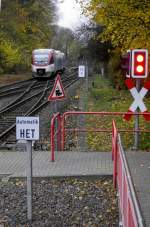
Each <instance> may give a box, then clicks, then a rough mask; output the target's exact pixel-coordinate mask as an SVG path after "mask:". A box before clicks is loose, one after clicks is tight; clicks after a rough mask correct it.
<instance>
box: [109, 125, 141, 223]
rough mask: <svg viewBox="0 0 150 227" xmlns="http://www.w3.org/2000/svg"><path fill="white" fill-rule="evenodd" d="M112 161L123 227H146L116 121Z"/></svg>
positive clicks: (113, 131)
mask: <svg viewBox="0 0 150 227" xmlns="http://www.w3.org/2000/svg"><path fill="white" fill-rule="evenodd" d="M112 159H113V161H114V169H113V183H114V187H115V188H117V190H118V193H119V206H120V210H121V216H122V225H123V227H144V226H145V224H144V220H143V218H142V214H141V211H140V208H139V204H138V200H137V198H136V193H135V189H134V185H133V182H132V178H131V174H130V171H129V167H128V163H127V159H126V156H125V152H124V150H123V148H122V145H121V139H120V135H119V134H118V131H117V128H116V125H115V122H114V121H113V123H112Z"/></svg>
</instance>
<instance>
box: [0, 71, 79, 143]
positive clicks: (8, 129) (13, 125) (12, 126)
mask: <svg viewBox="0 0 150 227" xmlns="http://www.w3.org/2000/svg"><path fill="white" fill-rule="evenodd" d="M74 75H76V74H75V73H74V74H72V75H71V76H69V80H68V77H67V78H64V79H63V80H62V81H63V82H66V81H67V82H68V81H69V83H68V84H67V85H65V86H64V88H68V87H69V86H71V85H72V84H73V83H75V82H76V81H78V80H79V78H75V79H74V80H72V81H71V82H70V77H72V76H74ZM46 86H47V85H46ZM50 87H51V85H50V86H47V87H45V88H44V90H43V91H40V92H39V93H42V95H41V98H39V100H38V102H37V103H36V104H35V105H34V107H32V108H31V109H30V110H28V111H27V112H26V113H24V115H23V116H30V115H32V114H35V113H36V112H37V111H39V110H40V109H42V108H43V107H44V106H46V105H47V104H48V103H49V101H48V100H47V101H44V102H43V103H41V104H40V105H39V106H37V105H38V104H39V103H40V101H41V99H42V97H44V94H43V93H46V91H47V90H48V89H49V88H50ZM33 96H34V97H36V96H37V94H35V95H33ZM33 96H32V98H33ZM29 99H31V97H29ZM29 99H28V100H29ZM25 101H27V99H26V100H23V101H21V102H19V105H20V104H21V103H23V102H25ZM16 105H17V104H16ZM14 107H16V106H14ZM11 108H12V106H11ZM7 111H8V110H7ZM15 126H16V123H13V124H12V125H11V126H10V127H8V128H7V129H6V130H5V131H4V132H2V133H1V134H0V139H2V138H3V137H4V136H6V135H7V134H8V133H10V132H11V131H12V130H13V129H14V128H15Z"/></svg>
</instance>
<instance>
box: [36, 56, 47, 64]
mask: <svg viewBox="0 0 150 227" xmlns="http://www.w3.org/2000/svg"><path fill="white" fill-rule="evenodd" d="M48 61H49V55H48V54H36V55H34V63H35V64H37V65H48Z"/></svg>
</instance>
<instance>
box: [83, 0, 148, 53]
mask: <svg viewBox="0 0 150 227" xmlns="http://www.w3.org/2000/svg"><path fill="white" fill-rule="evenodd" d="M80 2H81V3H82V2H83V1H80ZM84 7H85V6H84ZM85 8H86V13H87V14H89V15H90V17H91V18H92V19H93V20H94V21H95V22H96V23H97V24H100V25H103V26H104V27H105V29H104V31H103V33H102V35H100V37H101V38H102V39H103V40H104V41H107V40H111V42H112V44H113V45H114V46H115V47H120V48H121V49H122V51H124V50H127V49H131V48H150V2H149V1H148V0H132V1H130V0H123V1H122V0H91V1H90V4H89V5H88V7H85Z"/></svg>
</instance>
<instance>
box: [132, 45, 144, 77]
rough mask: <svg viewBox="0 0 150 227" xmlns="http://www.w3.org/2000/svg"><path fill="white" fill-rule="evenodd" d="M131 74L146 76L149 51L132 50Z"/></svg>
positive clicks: (133, 75)
mask: <svg viewBox="0 0 150 227" xmlns="http://www.w3.org/2000/svg"><path fill="white" fill-rule="evenodd" d="M131 62H132V63H131V65H132V66H131V76H132V77H133V78H145V77H147V74H148V51H147V50H146V49H135V50H132V58H131Z"/></svg>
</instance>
